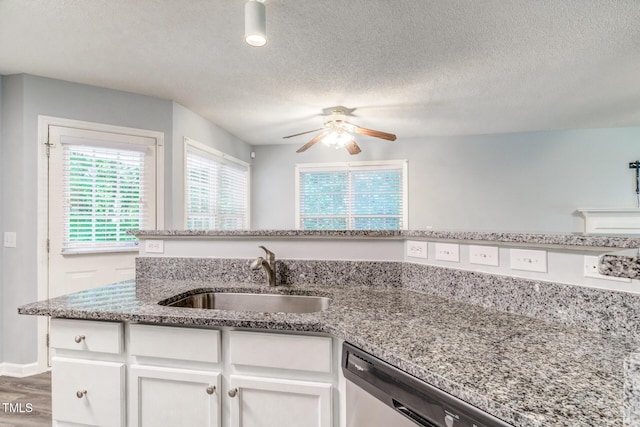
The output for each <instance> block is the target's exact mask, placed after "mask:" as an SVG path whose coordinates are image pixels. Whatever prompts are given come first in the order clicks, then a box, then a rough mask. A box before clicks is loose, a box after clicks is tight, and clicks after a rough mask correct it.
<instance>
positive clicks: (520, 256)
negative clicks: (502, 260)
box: [509, 249, 547, 273]
mask: <svg viewBox="0 0 640 427" xmlns="http://www.w3.org/2000/svg"><path fill="white" fill-rule="evenodd" d="M509 258H510V259H509V261H510V265H511V269H512V270H524V271H537V272H539V273H546V272H547V251H532V250H525V249H511V250H510V251H509Z"/></svg>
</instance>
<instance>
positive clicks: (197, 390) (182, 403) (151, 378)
mask: <svg viewBox="0 0 640 427" xmlns="http://www.w3.org/2000/svg"><path fill="white" fill-rule="evenodd" d="M130 379H131V381H130V394H131V398H130V402H131V403H130V416H129V425H130V426H131V427H175V426H202V427H219V426H220V413H221V411H220V374H219V373H217V372H206V371H195V370H187V369H175V368H166V367H155V366H141V365H133V366H131V368H130Z"/></svg>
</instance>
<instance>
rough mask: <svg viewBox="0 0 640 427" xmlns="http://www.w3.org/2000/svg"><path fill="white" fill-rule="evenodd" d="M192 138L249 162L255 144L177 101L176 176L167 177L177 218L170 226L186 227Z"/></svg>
mask: <svg viewBox="0 0 640 427" xmlns="http://www.w3.org/2000/svg"><path fill="white" fill-rule="evenodd" d="M185 137H187V138H191V139H193V140H196V141H198V142H200V143H202V144H205V145H208V146H209V147H212V148H215V149H216V150H219V151H222V152H223V153H226V154H229V155H231V156H233V157H235V158H237V159H240V160H243V161H245V162H247V163H250V162H251V158H250V157H249V155H250V153H251V150H252V147H251V146H250V145H249V144H247V143H245V142H244V141H242V140H240V139H238V138H237V137H235V136H234V135H232V134H230V133H229V132H227V131H225V130H224V129H222V128H220V127H218V126H216V125H215V124H213V123H211V122H210V121H209V120H207V119H205V118H204V117H202V116H200V115H198V114H196V113H194V112H193V111H191V110H189V109H187V108H185V107H183V106H182V105H180V104H178V103H177V102H173V141H174V144H173V148H172V150H171V154H170V155H169V156H170V157H171V159H172V160H171V169H172V171H173V177H172V179H170V177H167V180H166V182H167V183H169V182H170V183H171V184H167V185H170V186H171V192H172V193H173V204H172V207H171V214H172V217H173V221H172V222H171V223H168V224H171V225H170V226H168V227H167V228H176V229H182V228H184V142H183V140H184V138H185Z"/></svg>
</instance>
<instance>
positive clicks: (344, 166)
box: [294, 159, 409, 230]
mask: <svg viewBox="0 0 640 427" xmlns="http://www.w3.org/2000/svg"><path fill="white" fill-rule="evenodd" d="M369 166H401V167H402V195H403V197H402V227H401V228H400V229H401V230H407V229H408V228H409V176H408V170H409V167H408V166H409V161H408V160H407V159H403V160H371V161H360V162H327V163H296V165H295V172H294V173H295V189H294V192H295V194H294V195H295V197H294V203H295V229H296V230H302V224H301V221H300V172H301V170H304V171H305V172H308V171H313V169H316V170H318V171H344V170H349V169H351V168H358V167H369Z"/></svg>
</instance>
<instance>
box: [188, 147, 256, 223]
mask: <svg viewBox="0 0 640 427" xmlns="http://www.w3.org/2000/svg"><path fill="white" fill-rule="evenodd" d="M182 140H183V144H182V171H183V173H182V194H183V196H184V197H183V198H182V213H183V215H182V218H183V221H182V222H183V228H185V229H186V228H187V223H188V220H189V212H188V209H187V192H188V189H187V151H188V148H189V146H191V147H193V148H195V149H197V150H200V151H204V152H205V153H208V154H211V155H213V156H215V157H219V158H221V159H224V160H227V161H230V162H232V163H236V164H238V165H240V166H243V167H246V168H247V200H246V203H247V215H246V216H245V221H244V229H245V230H248V229H249V228H250V227H251V163H247V162H245V161H242V160H240V159H238V158H236V157H233V156H230V155H229V154H226V153H223V152H222V151H220V150H216V149H215V148H212V147H209V146H208V145H205V144H203V143H201V142H198V141H196V140H194V139H191V138H189V137H186V136H185V137H183V139H182Z"/></svg>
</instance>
